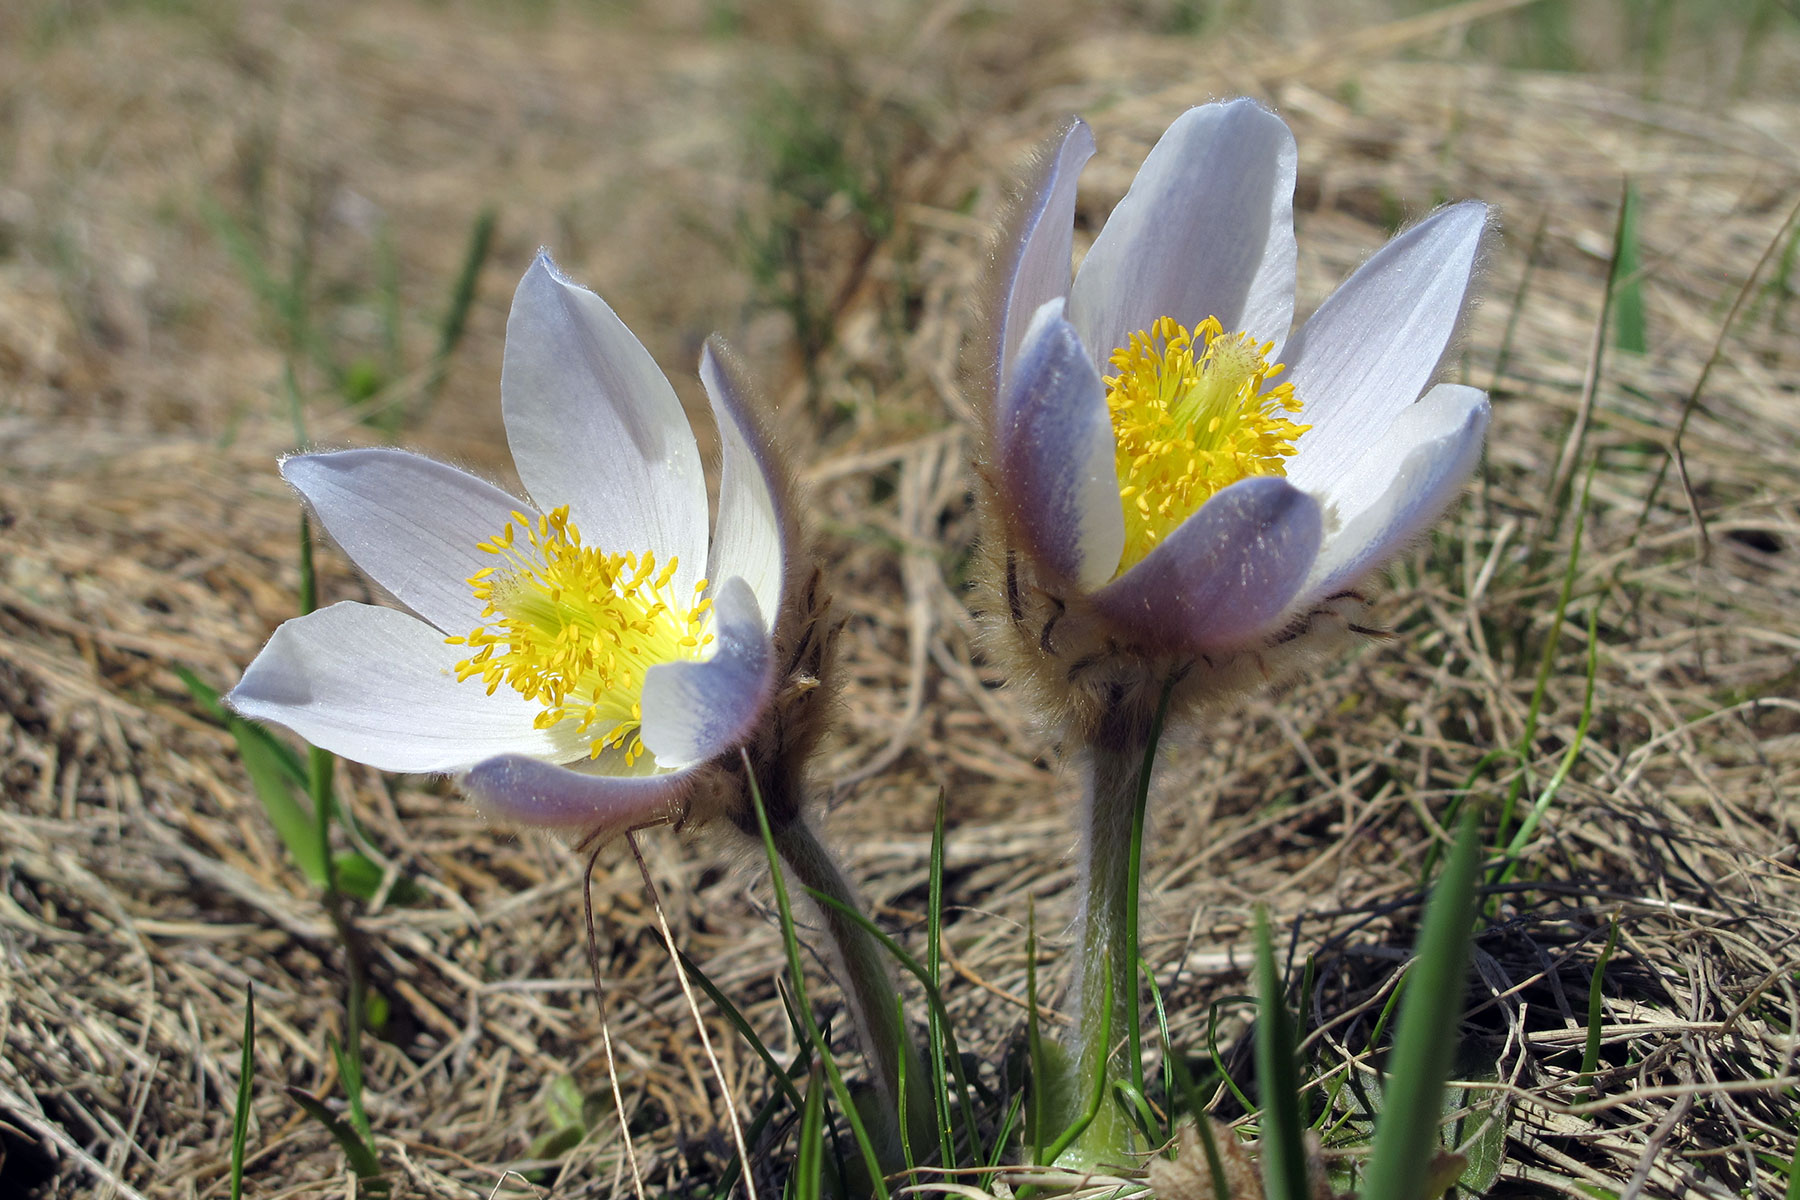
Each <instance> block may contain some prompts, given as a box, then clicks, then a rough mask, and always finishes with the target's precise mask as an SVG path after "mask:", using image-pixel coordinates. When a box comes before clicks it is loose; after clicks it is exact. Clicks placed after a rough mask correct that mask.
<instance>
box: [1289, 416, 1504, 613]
mask: <svg viewBox="0 0 1800 1200" xmlns="http://www.w3.org/2000/svg"><path fill="white" fill-rule="evenodd" d="M1487 424H1488V398H1487V395H1486V393H1484V392H1481V391H1479V390H1477V389H1476V388H1472V387H1464V386H1462V385H1461V384H1454V383H1443V384H1439V385H1438V386H1437V387H1434V388H1432V389H1431V390H1430V391H1429V392H1427V393H1425V397H1424V399H1422V400H1420V401H1419V402H1418V403H1417V404H1414V405H1410V406H1409V407H1407V408H1406V409H1405V410H1403V411H1402V412H1401V413H1400V415H1399V416H1397V417H1395V418H1394V420H1393V423H1392V424H1390V425H1389V426H1388V429H1387V432H1386V433H1384V434H1383V435H1382V437H1381V438H1380V439H1379V441H1378V443H1377V444H1376V445H1375V446H1374V447H1372V448H1371V449H1369V450H1368V451H1367V452H1366V453H1365V454H1364V455H1363V458H1362V460H1361V461H1360V462H1358V463H1357V464H1356V465H1355V466H1354V467H1352V468H1351V469H1350V470H1349V471H1348V472H1346V473H1345V474H1344V475H1342V476H1341V477H1340V478H1339V479H1338V480H1337V481H1336V483H1335V484H1334V485H1333V487H1332V490H1331V492H1330V494H1329V496H1327V497H1326V500H1327V503H1328V504H1331V505H1335V507H1336V509H1337V518H1338V520H1339V521H1340V522H1342V523H1341V525H1340V526H1339V527H1338V529H1337V530H1336V532H1334V533H1333V534H1332V535H1331V536H1330V537H1328V538H1327V539H1326V542H1325V546H1324V548H1323V549H1322V550H1320V552H1319V558H1318V561H1317V562H1316V563H1315V564H1314V565H1313V570H1312V574H1311V576H1310V577H1309V578H1308V580H1307V584H1306V588H1305V592H1306V595H1307V597H1308V599H1309V600H1317V599H1320V598H1322V597H1325V596H1329V595H1331V594H1332V593H1334V592H1338V591H1342V590H1343V589H1344V588H1347V587H1351V586H1353V585H1354V584H1355V583H1356V581H1357V580H1359V579H1361V578H1363V577H1364V576H1366V575H1367V574H1369V572H1371V571H1373V570H1374V569H1375V568H1377V567H1379V566H1380V565H1381V564H1382V563H1384V562H1386V561H1387V560H1388V559H1390V558H1392V557H1393V556H1394V555H1395V554H1397V553H1398V552H1399V551H1400V550H1402V549H1403V548H1404V547H1405V546H1406V544H1407V543H1408V542H1409V541H1411V540H1412V539H1413V538H1415V537H1417V536H1418V535H1419V534H1420V533H1422V532H1424V530H1425V529H1426V528H1427V527H1428V526H1430V525H1431V523H1432V522H1433V521H1436V520H1437V519H1438V517H1439V516H1440V515H1441V514H1442V513H1443V511H1444V509H1445V508H1447V507H1448V506H1449V505H1450V503H1451V502H1452V501H1453V500H1455V499H1456V497H1457V495H1458V494H1459V493H1460V492H1461V491H1462V486H1463V482H1464V481H1465V480H1467V479H1468V477H1469V473H1470V472H1472V471H1473V470H1474V469H1475V464H1476V463H1478V462H1480V461H1481V443H1482V438H1483V436H1484V435H1485V434H1486V432H1487Z"/></svg>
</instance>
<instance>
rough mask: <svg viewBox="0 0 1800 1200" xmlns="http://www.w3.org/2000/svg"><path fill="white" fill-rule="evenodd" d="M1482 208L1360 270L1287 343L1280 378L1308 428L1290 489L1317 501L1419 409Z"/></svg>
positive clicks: (1407, 240) (1401, 240)
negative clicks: (1402, 416) (1410, 409)
mask: <svg viewBox="0 0 1800 1200" xmlns="http://www.w3.org/2000/svg"><path fill="white" fill-rule="evenodd" d="M1486 225H1487V206H1486V205H1482V204H1477V203H1474V202H1466V203H1463V204H1456V205H1452V206H1451V207H1449V208H1446V209H1444V210H1443V211H1442V212H1439V213H1436V214H1435V215H1433V216H1431V217H1429V218H1427V219H1426V220H1424V221H1423V222H1421V223H1420V224H1418V225H1415V226H1414V227H1413V228H1411V229H1409V230H1407V231H1406V232H1405V233H1403V234H1401V235H1400V236H1399V237H1397V238H1395V239H1394V240H1393V241H1391V242H1389V243H1388V244H1387V245H1386V246H1384V247H1382V249H1381V250H1380V252H1379V253H1377V254H1376V255H1375V257H1374V258H1371V259H1370V260H1369V261H1368V262H1366V263H1364V264H1363V266H1362V269H1361V270H1359V271H1357V272H1356V274H1354V275H1352V276H1351V277H1350V278H1349V279H1348V280H1347V281H1346V282H1345V283H1344V285H1343V286H1342V287H1340V288H1338V290H1337V291H1335V292H1333V293H1332V294H1331V297H1330V298H1329V299H1327V300H1326V301H1325V303H1324V304H1322V305H1320V306H1319V311H1318V312H1316V313H1314V314H1313V315H1312V318H1311V319H1310V320H1308V321H1307V322H1306V324H1305V325H1304V326H1302V327H1301V329H1300V332H1298V333H1296V334H1295V335H1294V340H1293V341H1292V342H1291V343H1290V344H1289V346H1288V350H1287V353H1286V354H1285V355H1284V357H1285V359H1286V361H1287V364H1288V368H1289V370H1288V374H1287V375H1286V378H1287V379H1288V380H1289V381H1290V382H1291V383H1292V384H1293V385H1294V395H1295V397H1296V398H1298V399H1299V401H1300V403H1301V404H1302V405H1303V406H1304V407H1303V408H1302V410H1301V412H1300V414H1299V415H1298V416H1297V417H1295V418H1294V420H1296V421H1298V422H1300V423H1301V424H1305V425H1311V426H1312V430H1311V431H1310V432H1309V433H1306V434H1304V435H1302V436H1301V438H1300V441H1299V443H1298V444H1297V449H1298V451H1299V453H1298V454H1296V455H1295V456H1294V457H1293V458H1292V459H1291V460H1289V462H1288V478H1289V479H1291V480H1293V482H1294V486H1295V487H1299V488H1304V489H1306V490H1307V491H1318V490H1319V489H1321V488H1324V487H1326V486H1328V485H1329V484H1330V482H1331V480H1332V478H1333V477H1334V476H1335V475H1337V474H1338V473H1339V472H1342V471H1344V470H1346V469H1348V468H1349V466H1350V464H1351V463H1353V462H1355V461H1356V460H1357V458H1358V457H1360V456H1361V455H1362V453H1363V451H1364V450H1365V449H1367V448H1368V446H1369V445H1370V440H1371V439H1372V438H1374V437H1375V436H1376V435H1378V434H1379V433H1380V432H1381V431H1382V430H1383V429H1386V428H1387V425H1388V422H1389V421H1392V420H1393V419H1394V414H1396V413H1398V412H1399V411H1400V410H1401V409H1403V408H1405V407H1406V406H1407V405H1409V404H1411V403H1412V402H1413V401H1414V400H1416V399H1418V397H1419V393H1420V392H1421V391H1423V390H1424V388H1425V385H1426V383H1427V382H1429V381H1430V379H1431V376H1432V375H1433V373H1435V372H1436V371H1437V368H1438V363H1439V361H1440V360H1441V359H1442V358H1443V356H1444V351H1445V349H1446V348H1447V347H1448V346H1449V344H1450V336H1451V334H1453V333H1454V332H1455V331H1456V324H1457V321H1458V320H1460V319H1461V317H1462V311H1463V304H1464V302H1465V300H1466V299H1467V298H1468V292H1469V277H1470V275H1471V273H1472V272H1473V271H1474V269H1475V253H1476V251H1477V250H1478V249H1479V248H1480V245H1481V233H1482V230H1483V229H1484V228H1485V227H1486Z"/></svg>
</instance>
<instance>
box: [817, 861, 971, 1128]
mask: <svg viewBox="0 0 1800 1200" xmlns="http://www.w3.org/2000/svg"><path fill="white" fill-rule="evenodd" d="M806 894H807V895H809V896H811V897H812V898H813V900H814V901H816V902H817V903H819V904H821V905H824V906H825V907H827V908H830V909H833V910H834V911H836V912H838V913H840V914H842V915H843V916H844V917H845V918H846V919H847V920H849V921H851V922H853V923H855V924H856V925H858V926H859V927H861V928H862V930H863V931H864V932H866V933H867V934H868V935H869V936H870V937H872V938H874V939H875V940H876V942H877V943H879V944H880V946H881V948H882V949H884V950H886V951H887V952H888V953H889V954H890V955H892V956H893V958H894V961H895V962H897V963H899V964H900V966H901V967H902V968H904V969H905V970H906V971H907V973H909V974H910V975H912V977H913V978H915V979H917V980H918V981H919V983H920V985H921V986H922V987H923V988H924V989H925V1000H926V1004H927V1009H926V1011H927V1012H928V1013H931V1014H935V1015H936V1016H937V1018H938V1029H939V1031H940V1035H941V1037H942V1038H943V1041H942V1043H941V1044H938V1043H934V1049H936V1048H938V1046H940V1045H941V1049H942V1053H940V1054H937V1055H936V1057H938V1058H947V1059H949V1061H950V1071H951V1073H952V1074H953V1075H954V1076H955V1078H956V1092H957V1095H958V1097H959V1098H960V1099H959V1108H960V1109H961V1112H962V1114H963V1132H964V1133H965V1134H966V1135H967V1136H968V1138H969V1146H970V1148H971V1150H973V1151H975V1152H976V1154H977V1155H979V1153H980V1136H981V1135H980V1126H979V1123H978V1122H977V1120H976V1117H975V1111H974V1109H973V1108H972V1107H971V1106H970V1103H969V1099H968V1095H969V1084H970V1080H969V1078H968V1076H967V1074H966V1073H965V1072H964V1071H963V1065H962V1053H961V1051H960V1050H958V1048H957V1044H956V1031H955V1028H954V1027H953V1026H952V1025H951V1023H950V1013H949V1010H948V1009H947V1008H945V1006H944V998H943V995H942V994H941V993H940V992H939V991H938V989H937V988H936V986H934V985H933V984H932V983H931V980H930V969H929V968H928V967H926V966H925V965H923V964H922V963H920V962H919V960H918V959H916V958H914V957H913V956H912V955H910V954H908V953H907V952H906V949H905V948H904V947H903V946H901V945H900V943H899V942H896V941H895V940H894V939H893V937H892V936H891V935H889V934H888V933H887V931H886V930H884V929H882V928H881V927H880V926H879V925H877V924H875V922H873V921H871V920H870V919H869V918H868V917H867V916H866V915H864V914H863V913H860V912H858V911H857V910H856V909H855V908H854V907H852V906H851V905H849V904H846V903H844V901H843V900H841V899H839V898H838V897H836V896H833V895H831V894H830V893H829V892H822V891H820V890H818V889H817V888H811V887H809V888H807V889H806Z"/></svg>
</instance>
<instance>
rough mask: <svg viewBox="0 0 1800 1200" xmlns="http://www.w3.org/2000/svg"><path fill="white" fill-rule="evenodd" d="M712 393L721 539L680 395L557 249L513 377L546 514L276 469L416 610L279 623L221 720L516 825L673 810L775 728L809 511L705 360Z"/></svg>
mask: <svg viewBox="0 0 1800 1200" xmlns="http://www.w3.org/2000/svg"><path fill="white" fill-rule="evenodd" d="M700 378H701V381H702V383H703V384H704V386H705V389H706V393H707V396H708V397H709V399H710V400H711V402H712V409H713V415H714V417H715V418H716V419H717V421H718V427H719V438H720V442H721V445H722V456H723V466H722V474H721V480H720V486H719V515H718V521H717V524H716V526H715V527H714V528H713V529H712V530H711V536H710V537H709V530H708V524H709V521H708V506H707V493H706V481H705V477H704V475H703V473H702V470H701V465H700V453H699V449H698V447H697V446H696V444H695V441H694V435H693V431H692V430H691V429H690V428H689V426H688V421H687V417H686V415H685V413H684V412H683V411H682V407H681V402H680V401H679V399H677V397H676V395H675V391H674V389H673V388H672V387H671V386H670V385H669V381H668V380H667V379H666V378H665V377H664V376H663V373H662V372H661V371H660V370H659V369H658V368H657V366H656V363H655V361H654V360H652V358H651V357H650V354H649V352H648V351H647V350H645V349H644V347H643V345H642V343H640V342H639V341H638V340H637V338H636V337H634V336H633V335H632V333H631V331H630V330H628V329H627V328H626V327H625V325H624V323H623V322H622V321H620V320H619V318H618V317H617V316H616V315H614V313H613V311H612V309H610V308H609V307H607V305H606V303H605V302H604V301H603V300H601V299H600V297H599V296H597V295H595V294H594V293H593V292H590V291H588V290H587V289H585V288H582V287H579V286H577V285H576V284H574V283H572V282H570V281H569V280H568V279H567V278H565V277H564V276H563V275H562V274H561V272H559V271H558V270H557V268H556V266H555V265H554V264H553V263H552V262H551V261H550V259H549V257H548V255H545V254H541V253H540V254H539V256H538V258H537V260H536V261H535V262H534V263H533V264H532V265H531V268H530V270H528V271H527V272H526V273H525V277H524V279H523V280H522V281H521V282H520V284H519V287H518V291H517V292H516V293H515V295H514V297H513V306H512V313H511V315H510V317H509V318H508V320H507V326H506V354H505V363H504V366H503V368H502V373H501V380H500V403H501V411H502V415H503V417H504V419H505V424H506V434H507V441H508V442H509V444H510V445H511V448H512V453H513V461H514V463H515V465H516V466H517V468H518V473H519V478H520V480H521V482H523V484H524V486H525V490H526V491H527V492H528V493H529V494H530V496H531V500H532V502H531V503H528V502H526V501H524V500H520V499H517V498H515V497H513V496H511V495H509V494H508V493H506V492H505V491H503V490H501V489H500V488H497V487H495V486H494V485H492V484H490V483H487V482H485V481H484V480H481V479H478V478H476V477H475V476H473V475H471V474H468V473H467V472H465V471H461V470H458V469H456V468H455V467H450V466H446V465H444V464H442V463H439V462H435V461H433V460H431V459H429V458H424V457H421V456H419V455H416V454H409V453H407V452H405V451H401V450H389V449H364V450H343V451H338V452H336V453H329V454H304V455H296V456H294V457H291V458H288V459H286V460H284V461H283V462H282V464H281V473H282V476H283V477H284V478H285V479H286V480H287V481H288V482H289V483H290V484H292V485H293V486H294V487H295V488H296V489H297V490H298V491H299V492H300V494H301V495H302V497H304V499H305V500H306V502H307V504H308V505H309V506H310V507H311V508H312V510H313V512H314V513H315V514H316V515H317V517H318V520H319V523H320V524H321V525H323V526H324V527H325V529H326V531H327V532H328V533H329V534H330V535H331V536H332V538H334V539H335V540H336V541H337V543H338V545H339V546H341V547H342V548H343V549H344V551H345V553H347V554H348V555H349V556H350V557H351V558H352V559H353V560H354V561H355V562H356V565H357V566H358V567H360V568H361V569H362V570H363V571H364V572H365V573H366V574H367V575H368V576H369V578H370V579H372V580H373V581H374V582H375V583H376V584H378V585H380V586H381V587H382V588H384V589H385V590H386V591H387V592H389V593H390V594H392V595H393V596H394V598H395V599H397V600H398V601H399V602H400V603H401V604H404V605H405V606H406V607H407V608H408V609H410V610H411V612H410V613H407V612H401V611H397V610H395V609H392V608H382V607H376V606H373V605H367V604H357V603H342V604H334V605H332V606H330V607H329V608H323V609H320V610H318V611H317V612H313V613H309V614H307V615H306V616H303V617H299V618H296V619H294V620H291V621H288V622H286V623H284V624H283V625H282V626H281V627H280V628H279V629H277V630H276V631H275V633H274V636H273V637H271V638H270V639H269V643H268V645H267V646H265V647H264V648H263V650H262V652H261V653H260V654H258V655H257V656H256V659H255V661H254V662H252V663H251V664H250V666H249V668H248V669H247V670H246V671H245V672H244V678H243V680H242V681H241V682H240V683H239V684H238V685H237V687H236V688H235V689H233V690H232V692H231V694H230V695H229V696H228V697H227V700H228V702H229V703H230V704H231V706H232V707H233V708H234V709H236V710H237V711H238V712H239V713H241V714H243V715H244V716H246V717H250V718H254V719H256V720H261V721H271V722H274V723H276V724H278V725H283V726H286V727H287V728H288V729H291V730H293V731H294V732H295V733H297V734H299V735H300V736H301V737H303V738H305V739H306V740H307V741H309V742H311V743H312V744H314V745H316V746H320V747H322V748H324V749H326V750H329V751H332V752H333V753H335V754H339V755H342V756H343V757H345V758H349V759H353V760H355V761H357V762H362V763H367V764H369V765H371V766H374V767H378V768H381V769H383V770H388V771H404V772H433V773H448V774H451V775H455V776H457V777H458V779H459V782H460V783H461V785H462V787H463V788H464V790H466V791H467V792H468V793H469V794H470V796H471V797H472V798H474V799H475V801H476V802H477V803H478V804H479V805H480V806H481V807H482V808H483V809H484V811H486V812H488V813H490V814H492V815H494V816H496V817H499V818H502V819H505V820H509V821H515V822H520V823H524V824H531V825H539V826H546V827H551V828H561V829H565V830H569V831H572V832H602V833H604V832H611V831H617V830H621V829H625V828H630V827H633V826H637V825H643V824H651V823H656V822H659V821H666V820H672V819H676V818H679V817H680V816H682V815H683V813H684V808H683V806H684V804H685V801H686V799H687V797H688V795H689V793H690V791H691V788H692V786H693V784H694V782H695V778H696V776H697V775H698V773H699V772H700V771H701V770H702V769H703V768H704V767H705V766H706V764H708V763H710V762H712V761H713V760H716V759H718V758H719V757H720V756H722V755H726V754H730V753H731V752H733V751H734V750H735V749H736V748H737V747H738V746H740V745H742V744H744V743H745V742H746V741H747V740H748V739H750V738H751V737H752V736H753V735H754V734H755V733H756V731H757V730H758V728H759V726H760V725H761V724H762V723H763V721H764V719H765V717H766V715H767V713H768V710H769V707H770V704H771V701H772V698H773V695H774V692H775V689H776V682H777V681H776V669H775V660H776V656H775V651H774V644H773V641H772V639H773V637H774V635H775V630H776V622H777V620H778V619H779V617H780V614H781V613H782V612H783V604H784V599H785V598H786V597H785V596H784V592H786V591H788V590H789V584H788V570H789V563H788V559H789V547H788V546H787V544H786V543H787V542H788V540H789V533H788V531H789V529H790V528H791V524H790V523H791V520H792V517H793V514H792V513H791V512H789V511H786V509H787V505H788V502H787V500H786V492H785V488H784V483H783V477H782V476H781V475H780V473H779V471H778V468H777V467H776V465H775V461H774V458H773V455H772V451H771V449H770V447H769V445H768V443H767V440H766V438H765V436H764V435H763V433H762V432H761V431H760V428H759V425H758V422H757V421H756V420H755V418H754V415H753V414H752V413H751V412H750V410H749V409H748V407H747V400H748V397H747V389H746V387H745V385H744V383H743V381H742V380H741V378H740V375H739V373H738V371H737V370H736V368H735V367H734V366H733V364H732V362H731V360H730V358H729V355H727V354H724V353H722V352H721V351H720V350H719V349H716V348H715V346H714V344H713V343H711V342H709V343H708V345H707V348H706V350H705V352H704V353H703V354H702V356H701V360H700ZM709 543H710V544H709Z"/></svg>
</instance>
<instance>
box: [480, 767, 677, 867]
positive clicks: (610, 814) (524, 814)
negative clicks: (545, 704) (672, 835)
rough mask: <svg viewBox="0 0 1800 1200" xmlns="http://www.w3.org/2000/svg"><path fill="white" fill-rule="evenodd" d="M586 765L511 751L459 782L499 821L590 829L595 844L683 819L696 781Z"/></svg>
mask: <svg viewBox="0 0 1800 1200" xmlns="http://www.w3.org/2000/svg"><path fill="white" fill-rule="evenodd" d="M587 767H588V764H585V763H583V764H581V768H580V769H575V768H570V767H559V766H555V765H553V764H551V763H547V762H543V761H541V760H539V759H535V758H526V757H524V756H521V755H517V754H508V755H501V756H499V757H496V758H490V759H488V760H486V761H485V762H480V763H477V764H476V765H475V766H474V767H473V768H471V769H470V771H469V773H468V774H466V775H464V776H463V777H462V778H461V779H459V780H458V781H457V782H458V783H460V784H461V785H462V788H463V790H464V791H465V792H467V793H468V796H469V799H471V800H473V801H474V802H475V804H476V806H477V807H478V808H480V809H481V811H482V812H484V813H486V814H487V815H488V816H490V817H493V818H494V819H495V820H497V821H504V822H507V823H508V824H513V825H535V826H538V827H540V828H545V829H558V830H562V831H564V832H571V833H582V834H587V835H591V836H592V842H593V844H598V843H599V842H602V841H605V840H607V839H608V838H610V837H613V836H615V835H617V834H621V833H624V832H626V831H627V830H631V829H639V828H642V827H643V826H645V825H660V824H664V823H666V822H669V821H674V820H678V819H680V817H681V814H682V811H683V808H684V804H683V800H684V798H685V796H686V794H687V791H688V789H689V788H691V787H693V785H694V775H693V773H692V772H690V771H670V772H664V773H662V774H657V775H625V776H619V775H602V774H599V773H597V772H595V771H592V770H588V769H586V768H587ZM583 844H584V845H586V844H589V839H588V838H584V839H583Z"/></svg>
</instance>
